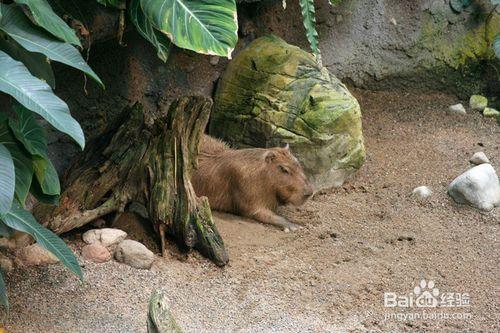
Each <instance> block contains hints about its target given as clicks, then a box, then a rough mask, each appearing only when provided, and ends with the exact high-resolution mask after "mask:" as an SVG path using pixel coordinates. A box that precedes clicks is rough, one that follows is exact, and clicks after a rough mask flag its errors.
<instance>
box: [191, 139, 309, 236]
mask: <svg viewBox="0 0 500 333" xmlns="http://www.w3.org/2000/svg"><path fill="white" fill-rule="evenodd" d="M192 183H193V186H194V189H195V191H196V194H197V195H199V196H206V197H208V200H209V202H210V206H211V207H212V209H214V210H219V211H223V212H229V213H233V214H238V215H242V216H247V217H251V218H254V219H256V220H259V221H261V222H264V223H269V224H273V225H276V226H280V227H282V228H283V229H285V230H290V229H292V230H293V229H296V228H297V226H295V225H294V224H292V223H290V222H288V221H287V220H286V219H285V218H283V217H281V216H278V215H276V214H275V213H274V211H275V210H276V208H277V207H278V206H279V205H286V204H293V205H296V206H298V205H301V204H303V203H304V202H305V201H306V200H307V199H308V198H309V197H310V196H311V195H312V194H313V188H312V185H311V183H309V181H308V180H307V178H306V176H305V175H304V170H303V169H302V167H301V165H300V164H299V162H298V161H297V159H296V158H295V157H294V156H293V155H292V153H291V152H290V150H289V149H288V148H269V149H261V148H252V149H231V148H229V146H228V145H226V144H225V143H224V142H222V141H220V140H217V139H214V138H212V137H210V136H206V135H205V136H204V137H203V140H202V143H201V148H200V154H199V156H198V169H197V170H195V172H194V173H193V177H192Z"/></svg>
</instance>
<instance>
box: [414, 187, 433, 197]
mask: <svg viewBox="0 0 500 333" xmlns="http://www.w3.org/2000/svg"><path fill="white" fill-rule="evenodd" d="M411 193H412V194H413V195H414V196H417V197H418V198H419V199H427V198H428V197H430V196H431V195H432V191H431V189H430V188H428V187H427V186H419V187H416V188H414V189H413V191H412V192H411Z"/></svg>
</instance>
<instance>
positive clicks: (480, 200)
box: [448, 163, 500, 211]
mask: <svg viewBox="0 0 500 333" xmlns="http://www.w3.org/2000/svg"><path fill="white" fill-rule="evenodd" d="M448 194H449V195H450V196H451V197H452V198H453V200H455V201H456V202H457V203H460V204H469V205H471V206H473V207H476V208H478V209H480V210H484V211H490V210H492V209H493V208H494V207H495V206H498V205H500V182H499V180H498V176H497V174H496V172H495V169H493V167H492V166H491V164H488V163H484V164H481V165H478V166H475V167H473V168H471V169H469V170H467V171H466V172H464V173H463V174H461V175H460V176H458V177H457V178H455V179H454V180H453V181H452V182H451V184H450V185H449V186H448Z"/></svg>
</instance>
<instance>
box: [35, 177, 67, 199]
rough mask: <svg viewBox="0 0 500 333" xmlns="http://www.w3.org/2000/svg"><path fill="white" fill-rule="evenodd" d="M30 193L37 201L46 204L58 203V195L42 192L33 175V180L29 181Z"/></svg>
mask: <svg viewBox="0 0 500 333" xmlns="http://www.w3.org/2000/svg"><path fill="white" fill-rule="evenodd" d="M30 193H31V194H32V195H33V196H34V197H35V199H36V200H38V202H41V203H44V204H47V205H59V199H60V196H59V195H49V194H45V193H43V190H42V185H40V183H39V182H38V179H37V178H36V177H34V178H33V182H31V188H30Z"/></svg>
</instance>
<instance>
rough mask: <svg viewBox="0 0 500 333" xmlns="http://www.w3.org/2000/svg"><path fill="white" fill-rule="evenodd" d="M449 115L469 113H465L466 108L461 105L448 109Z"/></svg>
mask: <svg viewBox="0 0 500 333" xmlns="http://www.w3.org/2000/svg"><path fill="white" fill-rule="evenodd" d="M448 112H449V113H454V114H467V111H465V107H464V106H463V105H462V104H461V103H460V104H455V105H451V106H450V107H449V108H448Z"/></svg>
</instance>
